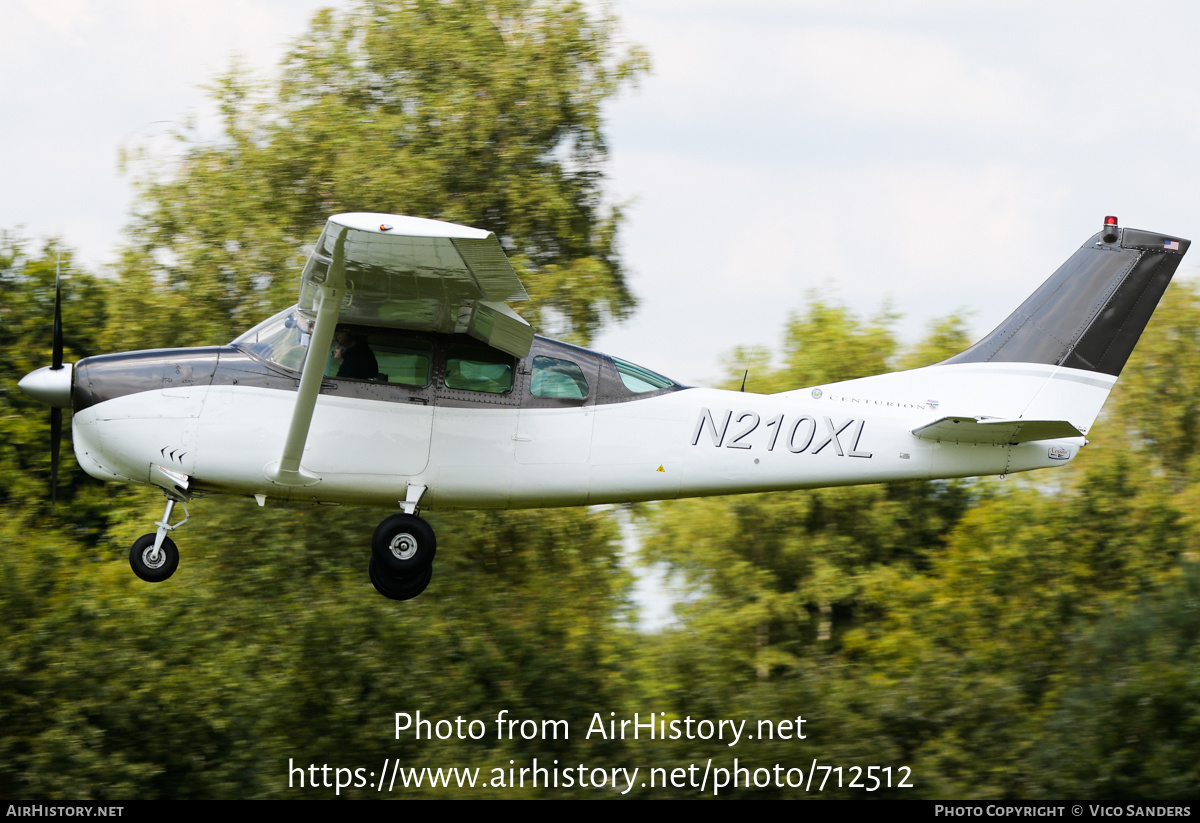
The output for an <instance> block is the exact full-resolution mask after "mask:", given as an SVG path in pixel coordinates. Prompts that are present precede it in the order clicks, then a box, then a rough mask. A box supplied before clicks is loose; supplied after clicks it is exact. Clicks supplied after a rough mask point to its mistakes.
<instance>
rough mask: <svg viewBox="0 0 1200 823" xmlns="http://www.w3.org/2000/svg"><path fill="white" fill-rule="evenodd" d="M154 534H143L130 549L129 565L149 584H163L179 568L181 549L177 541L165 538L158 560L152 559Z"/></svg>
mask: <svg viewBox="0 0 1200 823" xmlns="http://www.w3.org/2000/svg"><path fill="white" fill-rule="evenodd" d="M154 536H155V535H154V532H151V533H150V534H143V535H142V536H141V537H139V538H138V539H137V541H136V542H134V544H133V546H132V548H130V549H129V565H130V566H131V567H132V568H133V573H134V574H136V575H137V576H138V577H140V578H142V579H143V580H145V581H146V582H147V583H161V582H162V581H164V580H166V579H167V578H168V577H170V576H171V575H173V574H175V569H177V568H178V567H179V549H177V548H175V541H174V540H172V539H171V538H169V537H164V538H163V542H162V545H161V546H160V547H159V549H158V559H153V558H151V555H152V554H153V553H154Z"/></svg>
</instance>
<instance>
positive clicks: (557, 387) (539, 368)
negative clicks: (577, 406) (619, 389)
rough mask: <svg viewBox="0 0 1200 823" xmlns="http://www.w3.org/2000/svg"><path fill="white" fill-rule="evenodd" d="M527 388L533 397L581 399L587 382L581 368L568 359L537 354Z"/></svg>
mask: <svg viewBox="0 0 1200 823" xmlns="http://www.w3.org/2000/svg"><path fill="white" fill-rule="evenodd" d="M529 390H530V392H531V393H532V394H533V396H534V397H559V398H564V399H568V400H582V399H583V398H585V397H587V395H588V382H587V378H586V377H584V376H583V369H581V368H579V366H577V365H576V364H574V363H572V362H571V361H570V360H559V359H558V358H557V357H545V356H540V355H539V356H538V357H535V358H533V376H532V377H531V378H530V380H529Z"/></svg>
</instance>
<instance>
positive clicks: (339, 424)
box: [73, 333, 1113, 508]
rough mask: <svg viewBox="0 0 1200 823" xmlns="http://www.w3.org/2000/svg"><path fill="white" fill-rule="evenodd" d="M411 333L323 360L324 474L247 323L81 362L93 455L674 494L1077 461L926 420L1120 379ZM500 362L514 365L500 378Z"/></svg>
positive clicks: (475, 495) (1039, 400)
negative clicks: (297, 449) (509, 345)
mask: <svg viewBox="0 0 1200 823" xmlns="http://www.w3.org/2000/svg"><path fill="white" fill-rule="evenodd" d="M410 337H412V338H413V339H414V340H416V341H418V343H419V345H417V344H415V343H414V344H411V345H410V344H408V343H406V344H404V345H407V346H408V348H407V349H405V348H404V345H400V344H398V343H394V341H391V342H389V341H387V340H382V341H381V342H379V343H377V344H375V345H376V349H377V354H378V355H379V357H380V363H379V366H378V368H380V369H389V368H390V369H393V372H394V373H392V374H391V375H389V374H384V373H382V372H381V373H379V374H377V375H374V376H373V377H371V378H361V377H360V378H349V377H336V376H329V377H326V378H325V382H324V384H323V386H322V389H321V394H320V397H319V399H318V402H317V404H316V408H315V411H314V415H313V420H312V427H311V430H310V432H309V435H308V438H307V444H306V447H305V450H304V454H303V460H302V466H303V468H304V469H305V470H306V471H307V472H308V473H310V474H311V475H312V476H313V477H314V478H316V479H315V480H314V481H313V482H311V483H309V484H307V485H302V486H297V485H286V486H285V485H281V484H278V483H277V482H275V481H274V480H273V479H272V477H273V474H274V469H275V468H276V467H277V466H278V461H279V458H280V453H281V450H282V448H283V442H284V438H285V434H286V429H287V425H288V420H289V418H290V416H291V414H292V409H293V407H294V404H295V398H296V390H297V386H298V385H299V381H300V370H299V369H300V363H298V362H295V363H290V362H277V361H280V360H282V361H287V356H279V357H274V359H272V357H273V355H272V356H263V351H264V350H263V349H262V348H261V347H258V348H256V347H255V346H254V345H247V344H246V343H244V342H243V343H238V342H237V341H235V344H234V345H230V346H222V347H211V348H197V349H170V350H158V351H148V352H134V353H126V354H116V355H104V356H100V357H92V358H87V359H85V360H82V361H80V362H79V363H78V364H76V366H75V375H74V387H73V405H74V408H75V414H74V418H73V432H74V447H75V453H76V456H77V458H78V460H79V463H80V465H81V466H82V467H83V468H84V470H85V471H87V472H88V473H89V474H91V475H93V476H95V477H99V478H103V479H110V480H111V479H116V480H126V481H132V482H138V483H152V482H158V481H156V480H155V477H156V476H158V477H161V471H158V470H161V469H165V470H167V471H168V472H174V473H176V474H178V475H184V476H187V477H188V478H189V479H190V482H191V491H194V492H213V493H225V494H238V495H258V496H262V497H265V498H266V499H267V500H286V501H295V502H307V503H321V504H350V505H368V506H380V507H395V506H396V504H397V501H402V500H404V499H405V493H406V489H407V488H408V487H409V486H410V485H418V486H424V487H426V488H427V492H426V494H425V496H424V498H423V499H422V506H423V507H425V508H518V507H539V506H569V505H584V504H597V503H614V502H627V501H638V500H658V499H671V498H677V497H693V496H704V495H715V494H729V493H738V492H754V491H769V490H780V489H798V488H809V487H817V486H830V485H848V484H856V483H873V482H881V481H887V480H908V479H928V478H931V477H961V476H971V475H983V474H1004V473H1008V472H1016V471H1025V470H1028V469H1034V468H1041V467H1044V466H1053V465H1061V464H1063V463H1065V462H1068V461H1069V460H1070V459H1072V458H1073V457H1074V456H1075V455H1076V454H1077V453H1078V451H1079V449H1080V448H1081V447H1082V445H1083V442H1084V441H1083V440H1082V438H1065V439H1060V440H1056V441H1054V442H1048V441H1036V442H1026V443H1020V444H1017V445H1009V444H996V445H991V444H977V443H969V444H962V443H954V442H949V441H947V440H943V441H941V442H937V441H932V440H929V439H923V438H920V437H917V436H915V435H914V434H913V430H914V429H915V428H918V427H920V426H922V425H925V424H928V423H930V422H932V421H934V420H936V419H938V418H942V417H944V416H945V415H947V414H954V413H957V412H959V411H961V412H962V413H965V414H976V415H977V414H979V410H980V409H981V408H985V409H986V410H987V413H988V414H990V415H993V416H996V417H1006V416H1007V417H1012V418H1017V417H1021V416H1022V415H1029V414H1031V413H1036V414H1039V415H1043V416H1044V415H1046V414H1055V413H1059V414H1060V417H1059V418H1053V419H1066V415H1068V414H1069V415H1070V416H1071V417H1072V418H1073V419H1079V420H1080V421H1081V423H1080V426H1081V428H1080V430H1081V431H1086V427H1087V426H1089V425H1090V424H1091V422H1092V420H1094V418H1095V414H1096V413H1098V412H1099V409H1100V406H1101V404H1103V402H1104V398H1105V397H1106V396H1107V394H1108V390H1109V389H1110V388H1111V386H1112V382H1113V378H1109V377H1108V376H1107V375H1100V376H1098V375H1095V374H1093V373H1091V372H1081V371H1077V370H1075V369H1065V368H1062V367H1057V366H1047V365H1039V364H1018V363H969V364H960V365H943V366H934V367H930V368H926V369H917V370H913V371H908V372H899V373H892V374H887V375H880V376H878V377H871V378H864V379H861V380H854V381H848V382H845V383H838V384H830V385H824V386H818V387H807V388H804V389H800V390H796V391H790V392H784V393H780V394H773V395H761V394H754V393H748V392H733V391H722V390H717V389H705V388H687V387H683V386H679V385H675V384H673V383H671V382H670V381H667V380H664V379H662V378H661V376H659V375H655V374H654V373H652V372H646V371H645V370H641V369H639V368H638V367H636V366H632V364H628V363H625V362H624V361H620V360H617V359H614V358H611V357H608V356H606V355H603V354H599V353H596V352H592V351H589V350H587V349H582V348H579V347H576V346H571V345H569V344H565V343H561V342H558V341H553V340H549V339H546V338H540V337H539V338H537V339H536V340H535V342H534V345H533V348H532V350H531V351H530V352H529V354H528V356H526V357H524V358H520V359H517V358H511V360H510V362H509V363H508V364H507V366H505V365H504V363H500V364H499V366H496V364H494V363H491V362H488V363H485V364H484V365H485V366H487V367H488V368H489V369H492V372H488V373H487V374H484V372H480V373H479V374H480V375H482V376H476V377H472V376H471V375H466V370H465V366H464V365H463V363H462V362H460V361H462V360H463V358H462V357H460V356H459V354H458V347H460V342H461V341H459V340H458V338H462V337H465V336H464V335H445V334H432V333H429V334H413V335H410ZM239 340H241V338H239ZM372 340H373V342H374V341H375V340H376V339H375V338H372ZM385 344H386V345H385ZM389 345H391V348H389V347H388V346H389ZM393 349H394V350H395V351H410V350H417V351H418V352H419V357H418V360H419V361H420V362H421V363H424V366H423V368H424V369H425V371H424V372H420V371H419V370H418V372H417V373H416V374H415V376H414V374H411V373H407V372H406V376H404V377H399V376H398V370H399V369H401V366H400V365H395V364H399V363H400V362H401V361H400V360H395V359H393V360H392V361H387V360H386V358H387V357H388V356H389V355H388V352H389V351H392V350H393ZM396 357H400V355H396ZM410 359H411V358H410ZM468 359H469V358H468ZM389 362H391V363H393V365H391V366H389V365H387V364H388V363H389ZM404 362H405V363H408V362H409V361H404ZM500 367H503V368H504V369H507V374H508V377H507V378H506V379H507V383H496V382H495V381H494V380H492V382H488V380H491V379H492V378H494V377H495V369H497V368H500ZM403 368H406V369H407V368H409V366H407V365H404V366H403ZM331 371H334V370H333V369H332V368H331ZM485 371H486V370H485ZM464 375H466V376H464ZM485 377H486V378H488V379H487V380H485V379H484V378H485ZM472 380H474V381H475V382H472ZM1081 397H1082V401H1081ZM1056 398H1062V399H1061V402H1059V401H1057V400H1056ZM1056 404H1057V405H1060V406H1062V409H1058V408H1056ZM156 467H157V469H156ZM159 484H160V485H161V482H159Z"/></svg>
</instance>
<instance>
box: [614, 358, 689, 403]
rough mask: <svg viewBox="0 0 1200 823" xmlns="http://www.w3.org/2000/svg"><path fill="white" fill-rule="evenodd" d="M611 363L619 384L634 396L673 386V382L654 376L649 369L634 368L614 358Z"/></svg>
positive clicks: (660, 376)
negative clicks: (619, 378) (619, 379)
mask: <svg viewBox="0 0 1200 823" xmlns="http://www.w3.org/2000/svg"><path fill="white" fill-rule="evenodd" d="M612 361H613V365H614V366H616V367H617V374H619V375H621V382H622V383H624V384H625V388H627V389H629V390H630V391H631V392H633V393H634V394H644V393H645V392H649V391H657V390H659V389H669V388H671V387H672V386H674V385H675V383H674V382H673V381H671V380H668V379H667V378H665V377H663V376H662V375H661V374H655V373H654V372H652V371H650V370H649V369H643V368H642V367H641V366H635V365H634V364H633V363H629V362H626V361H625V360H619V359H618V358H616V357H614V358H613V359H612Z"/></svg>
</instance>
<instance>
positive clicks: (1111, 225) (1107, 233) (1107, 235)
mask: <svg viewBox="0 0 1200 823" xmlns="http://www.w3.org/2000/svg"><path fill="white" fill-rule="evenodd" d="M1117 228H1118V227H1117V218H1115V217H1113V216H1112V215H1111V214H1110V215H1109V216H1108V217H1105V218H1104V235H1103V237H1101V239H1102V240H1103V241H1104V242H1105V243H1115V242H1117Z"/></svg>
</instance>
